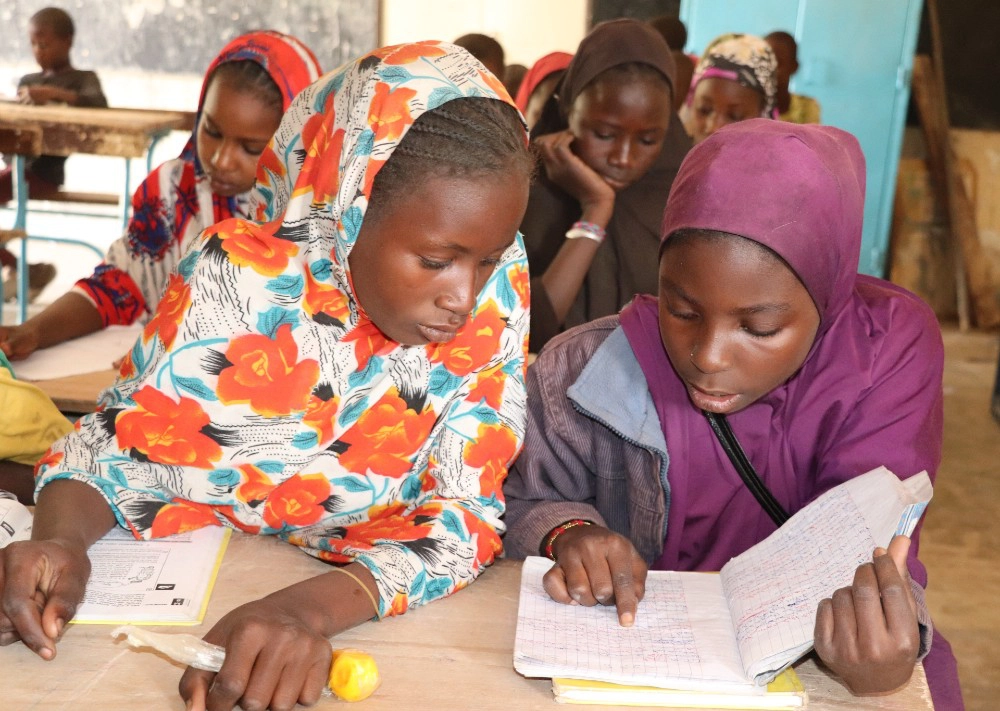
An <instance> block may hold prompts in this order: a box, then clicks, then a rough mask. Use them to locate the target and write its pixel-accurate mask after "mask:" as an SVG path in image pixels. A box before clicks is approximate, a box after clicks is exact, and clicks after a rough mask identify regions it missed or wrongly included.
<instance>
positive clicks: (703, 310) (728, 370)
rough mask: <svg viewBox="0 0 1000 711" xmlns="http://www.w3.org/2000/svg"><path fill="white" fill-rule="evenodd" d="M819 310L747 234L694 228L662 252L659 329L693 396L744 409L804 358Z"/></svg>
mask: <svg viewBox="0 0 1000 711" xmlns="http://www.w3.org/2000/svg"><path fill="white" fill-rule="evenodd" d="M819 321H820V318H819V312H818V311H817V310H816V306H815V304H814V303H813V300H812V298H811V297H810V296H809V292H808V291H806V288H805V287H804V286H803V285H802V282H800V281H799V279H798V277H797V276H796V275H795V273H794V272H792V270H791V269H789V267H788V266H787V265H786V264H785V263H784V262H782V261H781V260H780V259H778V258H777V257H776V256H774V255H773V254H772V253H770V252H768V251H767V250H766V249H764V248H763V247H761V246H760V245H758V244H757V243H755V242H753V241H752V240H748V239H743V238H742V237H732V238H725V237H707V236H698V235H697V234H696V235H693V236H691V237H686V238H681V239H678V240H677V241H676V242H670V241H668V242H667V246H666V247H665V248H664V252H663V256H662V258H661V259H660V337H661V338H662V339H663V346H664V348H666V351H667V355H668V356H669V357H670V362H671V363H672V364H673V366H674V370H675V371H677V374H678V375H679V376H680V378H681V380H682V381H684V384H685V386H686V387H687V391H688V397H690V399H691V402H692V404H694V406H695V407H697V408H699V409H701V410H707V411H709V412H718V413H723V414H731V413H734V412H738V411H740V410H742V409H744V408H745V407H747V406H749V405H750V404H751V403H753V402H756V401H757V400H758V399H760V398H761V397H763V396H764V395H766V394H767V393H769V392H770V391H771V390H773V389H774V388H776V387H778V386H779V385H781V384H782V383H784V382H785V381H786V380H788V379H789V378H790V377H791V376H792V375H793V374H794V373H795V372H796V371H797V370H798V369H799V367H800V366H801V365H802V363H803V362H805V359H806V356H807V355H808V354H809V349H810V348H811V347H812V344H813V340H814V339H815V338H816V331H817V329H818V328H819Z"/></svg>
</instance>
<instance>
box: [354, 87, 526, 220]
mask: <svg viewBox="0 0 1000 711" xmlns="http://www.w3.org/2000/svg"><path fill="white" fill-rule="evenodd" d="M534 165H535V161H534V158H533V157H532V154H531V152H530V150H529V149H528V144H527V140H526V137H525V129H524V124H523V123H521V117H520V115H519V114H518V112H517V109H515V108H514V107H513V106H510V105H509V104H507V103H505V102H503V101H499V100H497V99H487V98H483V97H465V98H461V99H453V100H451V101H448V102H446V103H444V104H442V105H441V106H439V107H437V108H436V109H432V110H431V111H427V112H425V113H423V114H421V115H420V116H419V117H418V118H417V120H416V121H414V122H413V125H412V126H410V130H409V131H408V132H407V133H406V135H405V136H404V137H403V140H402V141H401V142H400V144H399V145H398V146H396V150H395V151H393V153H392V155H391V156H390V157H389V160H388V161H386V164H385V165H384V166H382V168H381V170H379V172H378V174H377V175H376V176H375V181H374V183H373V184H372V197H373V199H372V200H371V201H370V203H369V208H368V211H369V216H370V217H376V218H377V215H378V210H379V208H380V206H383V205H390V204H392V198H393V197H394V196H397V195H399V194H401V192H402V191H404V190H406V189H407V188H410V187H411V186H413V185H415V184H416V183H417V181H420V180H426V179H427V178H428V177H432V176H433V177H448V178H453V177H469V178H475V177H483V176H488V175H497V174H500V173H507V172H509V171H512V172H514V173H518V174H520V175H523V176H524V178H525V179H528V180H530V179H531V176H532V173H533V171H534ZM376 195H377V196H378V199H377V200H376V199H374V196H376Z"/></svg>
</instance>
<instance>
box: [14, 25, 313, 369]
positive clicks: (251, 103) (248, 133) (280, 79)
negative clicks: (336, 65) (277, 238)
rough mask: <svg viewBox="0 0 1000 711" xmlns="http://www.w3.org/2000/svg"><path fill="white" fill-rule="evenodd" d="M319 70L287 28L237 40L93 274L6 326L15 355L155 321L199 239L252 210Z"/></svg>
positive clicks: (219, 60)
mask: <svg viewBox="0 0 1000 711" xmlns="http://www.w3.org/2000/svg"><path fill="white" fill-rule="evenodd" d="M319 75H320V68H319V64H318V63H317V61H316V58H315V57H314V56H313V54H312V52H311V51H310V50H309V48H308V47H306V46H305V45H304V44H302V43H301V42H300V41H299V40H297V39H295V38H294V37H290V36H288V35H284V34H281V33H280V32H270V31H262V32H251V33H249V34H246V35H243V36H241V37H237V38H236V39H234V40H232V41H231V42H230V43H229V44H228V45H226V46H225V47H224V48H223V50H222V52H221V53H220V54H219V56H217V57H216V58H215V60H214V61H213V62H212V64H211V66H210V67H209V68H208V72H207V73H206V74H205V80H204V82H203V84H202V89H201V97H200V99H199V101H198V118H197V123H196V126H195V130H194V133H192V134H191V138H190V139H189V140H188V142H187V145H186V146H185V147H184V150H183V152H182V153H181V155H180V156H179V157H178V158H175V159H173V160H170V161H167V162H166V163H164V164H162V165H160V166H159V167H157V168H156V169H154V170H153V171H152V172H151V173H150V174H149V175H148V176H147V177H146V179H145V180H144V181H143V182H142V185H140V186H139V188H138V190H136V191H135V194H134V195H133V196H132V217H131V219H130V220H129V223H128V226H127V228H126V229H125V234H124V235H123V236H122V237H121V238H119V239H118V240H117V241H116V242H114V243H113V244H112V245H111V247H110V248H109V249H108V252H107V254H106V255H105V258H104V262H103V263H102V264H101V265H99V266H98V267H97V269H96V270H95V271H94V273H93V275H92V276H90V277H88V278H86V279H81V280H80V281H78V282H77V283H76V286H75V288H74V289H73V290H72V291H70V292H68V293H66V294H64V295H63V296H61V297H59V298H58V299H57V300H56V301H55V302H53V303H52V304H50V305H49V306H48V307H46V308H45V309H44V310H43V311H42V312H41V313H39V314H36V315H35V316H33V317H31V318H30V319H28V320H27V321H26V322H25V323H23V324H21V325H19V326H12V327H0V350H2V351H3V352H4V353H6V354H7V355H8V356H9V357H10V358H11V359H12V360H14V359H20V358H25V357H27V356H28V355H30V354H31V353H33V352H34V351H35V350H36V349H38V348H48V347H49V346H54V345H56V344H58V343H62V342H63V341H67V340H69V339H71V338H77V337H79V336H83V335H86V334H88V333H93V332H94V331H99V330H101V329H102V328H106V327H107V326H110V325H113V324H131V323H134V322H136V321H137V320H141V321H144V320H146V319H148V318H149V317H150V316H151V315H152V314H153V312H155V311H156V307H157V305H158V304H159V301H160V298H161V297H162V294H163V293H164V291H166V289H167V287H168V285H169V284H172V283H174V282H176V281H178V280H179V279H180V277H179V276H177V274H176V270H177V266H178V265H179V264H180V261H181V259H182V258H183V257H184V255H185V254H186V253H187V250H188V247H189V246H190V245H191V243H192V241H193V240H194V239H195V238H196V237H197V236H198V234H200V233H201V231H202V230H203V229H205V228H206V227H208V226H209V225H212V224H215V223H216V222H219V221H221V220H224V219H226V218H228V217H247V216H249V209H250V207H249V204H250V190H251V188H252V187H253V184H254V177H255V175H256V170H257V160H258V158H259V157H260V155H261V153H263V151H264V148H265V147H266V146H267V144H268V141H270V139H271V136H272V135H273V134H274V132H275V130H277V128H278V124H279V123H280V121H281V116H282V114H284V112H285V110H286V109H287V108H288V106H289V105H290V104H291V102H292V99H294V98H295V95H296V94H298V93H299V91H301V90H302V89H304V88H305V87H307V86H308V85H309V84H310V83H312V82H313V81H314V80H316V79H317V78H318V77H319Z"/></svg>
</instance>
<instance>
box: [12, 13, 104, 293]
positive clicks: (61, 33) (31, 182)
mask: <svg viewBox="0 0 1000 711" xmlns="http://www.w3.org/2000/svg"><path fill="white" fill-rule="evenodd" d="M74 33H75V28H74V27H73V20H72V18H71V17H70V16H69V15H68V14H67V13H66V12H65V11H63V10H60V9H59V8H57V7H47V8H45V9H43V10H39V11H38V12H36V13H35V14H34V15H32V17H31V20H30V21H29V22H28V36H29V38H30V40H31V51H32V53H33V54H34V55H35V61H36V62H38V66H39V67H40V68H41V70H42V71H40V72H35V73H33V74H26V75H25V76H23V77H21V80H20V81H19V82H18V86H17V98H18V100H19V101H20V102H21V103H24V104H67V105H69V106H91V107H102V108H104V107H107V105H108V100H107V99H106V98H105V97H104V92H103V91H102V90H101V82H100V81H99V80H98V78H97V75H96V74H95V73H94V72H90V71H84V70H81V69H75V68H74V67H73V65H72V64H71V63H70V58H69V51H70V48H71V47H72V46H73V35H74ZM65 164H66V158H65V157H64V156H44V155H43V156H38V157H37V158H34V159H31V160H29V161H27V163H26V165H25V171H24V173H25V178H26V180H27V182H28V194H29V195H30V196H32V197H35V198H45V197H46V196H47V195H51V194H52V193H54V192H56V191H57V190H59V187H60V186H61V185H62V184H63V181H64V179H65V170H64V168H65ZM11 173H12V169H11V168H10V167H8V168H5V169H4V170H3V171H2V172H0V204H3V203H6V202H8V201H10V199H11V198H12V197H13V189H12V182H13V177H12V174H11ZM0 265H2V266H3V268H4V272H5V275H4V281H3V293H4V296H5V297H6V298H8V299H12V298H13V297H14V292H15V288H14V284H16V272H17V258H16V257H15V256H14V254H13V253H12V252H10V251H9V250H7V249H4V248H2V247H0ZM55 274H56V269H55V267H54V266H53V265H51V264H31V265H29V266H28V286H29V288H30V290H31V292H32V294H37V293H38V292H39V291H41V290H42V289H43V288H44V287H45V285H46V284H48V283H49V282H50V281H52V279H53V277H55Z"/></svg>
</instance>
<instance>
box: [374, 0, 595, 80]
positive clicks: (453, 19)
mask: <svg viewBox="0 0 1000 711" xmlns="http://www.w3.org/2000/svg"><path fill="white" fill-rule="evenodd" d="M587 4H588V3H587V2H586V0H382V5H381V9H382V22H381V25H382V27H381V39H380V41H381V43H382V44H398V43H400V42H412V41H416V40H425V39H440V40H448V41H451V40H454V39H457V38H458V37H461V36H462V35H464V34H468V33H470V32H479V33H482V34H484V35H489V36H490V37H493V38H494V39H496V40H497V41H498V42H499V43H500V44H501V45H502V46H503V48H504V54H505V55H506V60H507V63H508V64H524V65H525V66H528V67H530V66H531V65H532V64H533V63H534V62H535V60H536V59H538V58H539V57H541V56H542V55H544V54H548V53H549V52H554V51H556V50H562V51H564V52H574V51H576V46H577V45H578V44H579V43H580V40H581V39H583V36H584V35H585V34H586V27H587Z"/></svg>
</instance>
